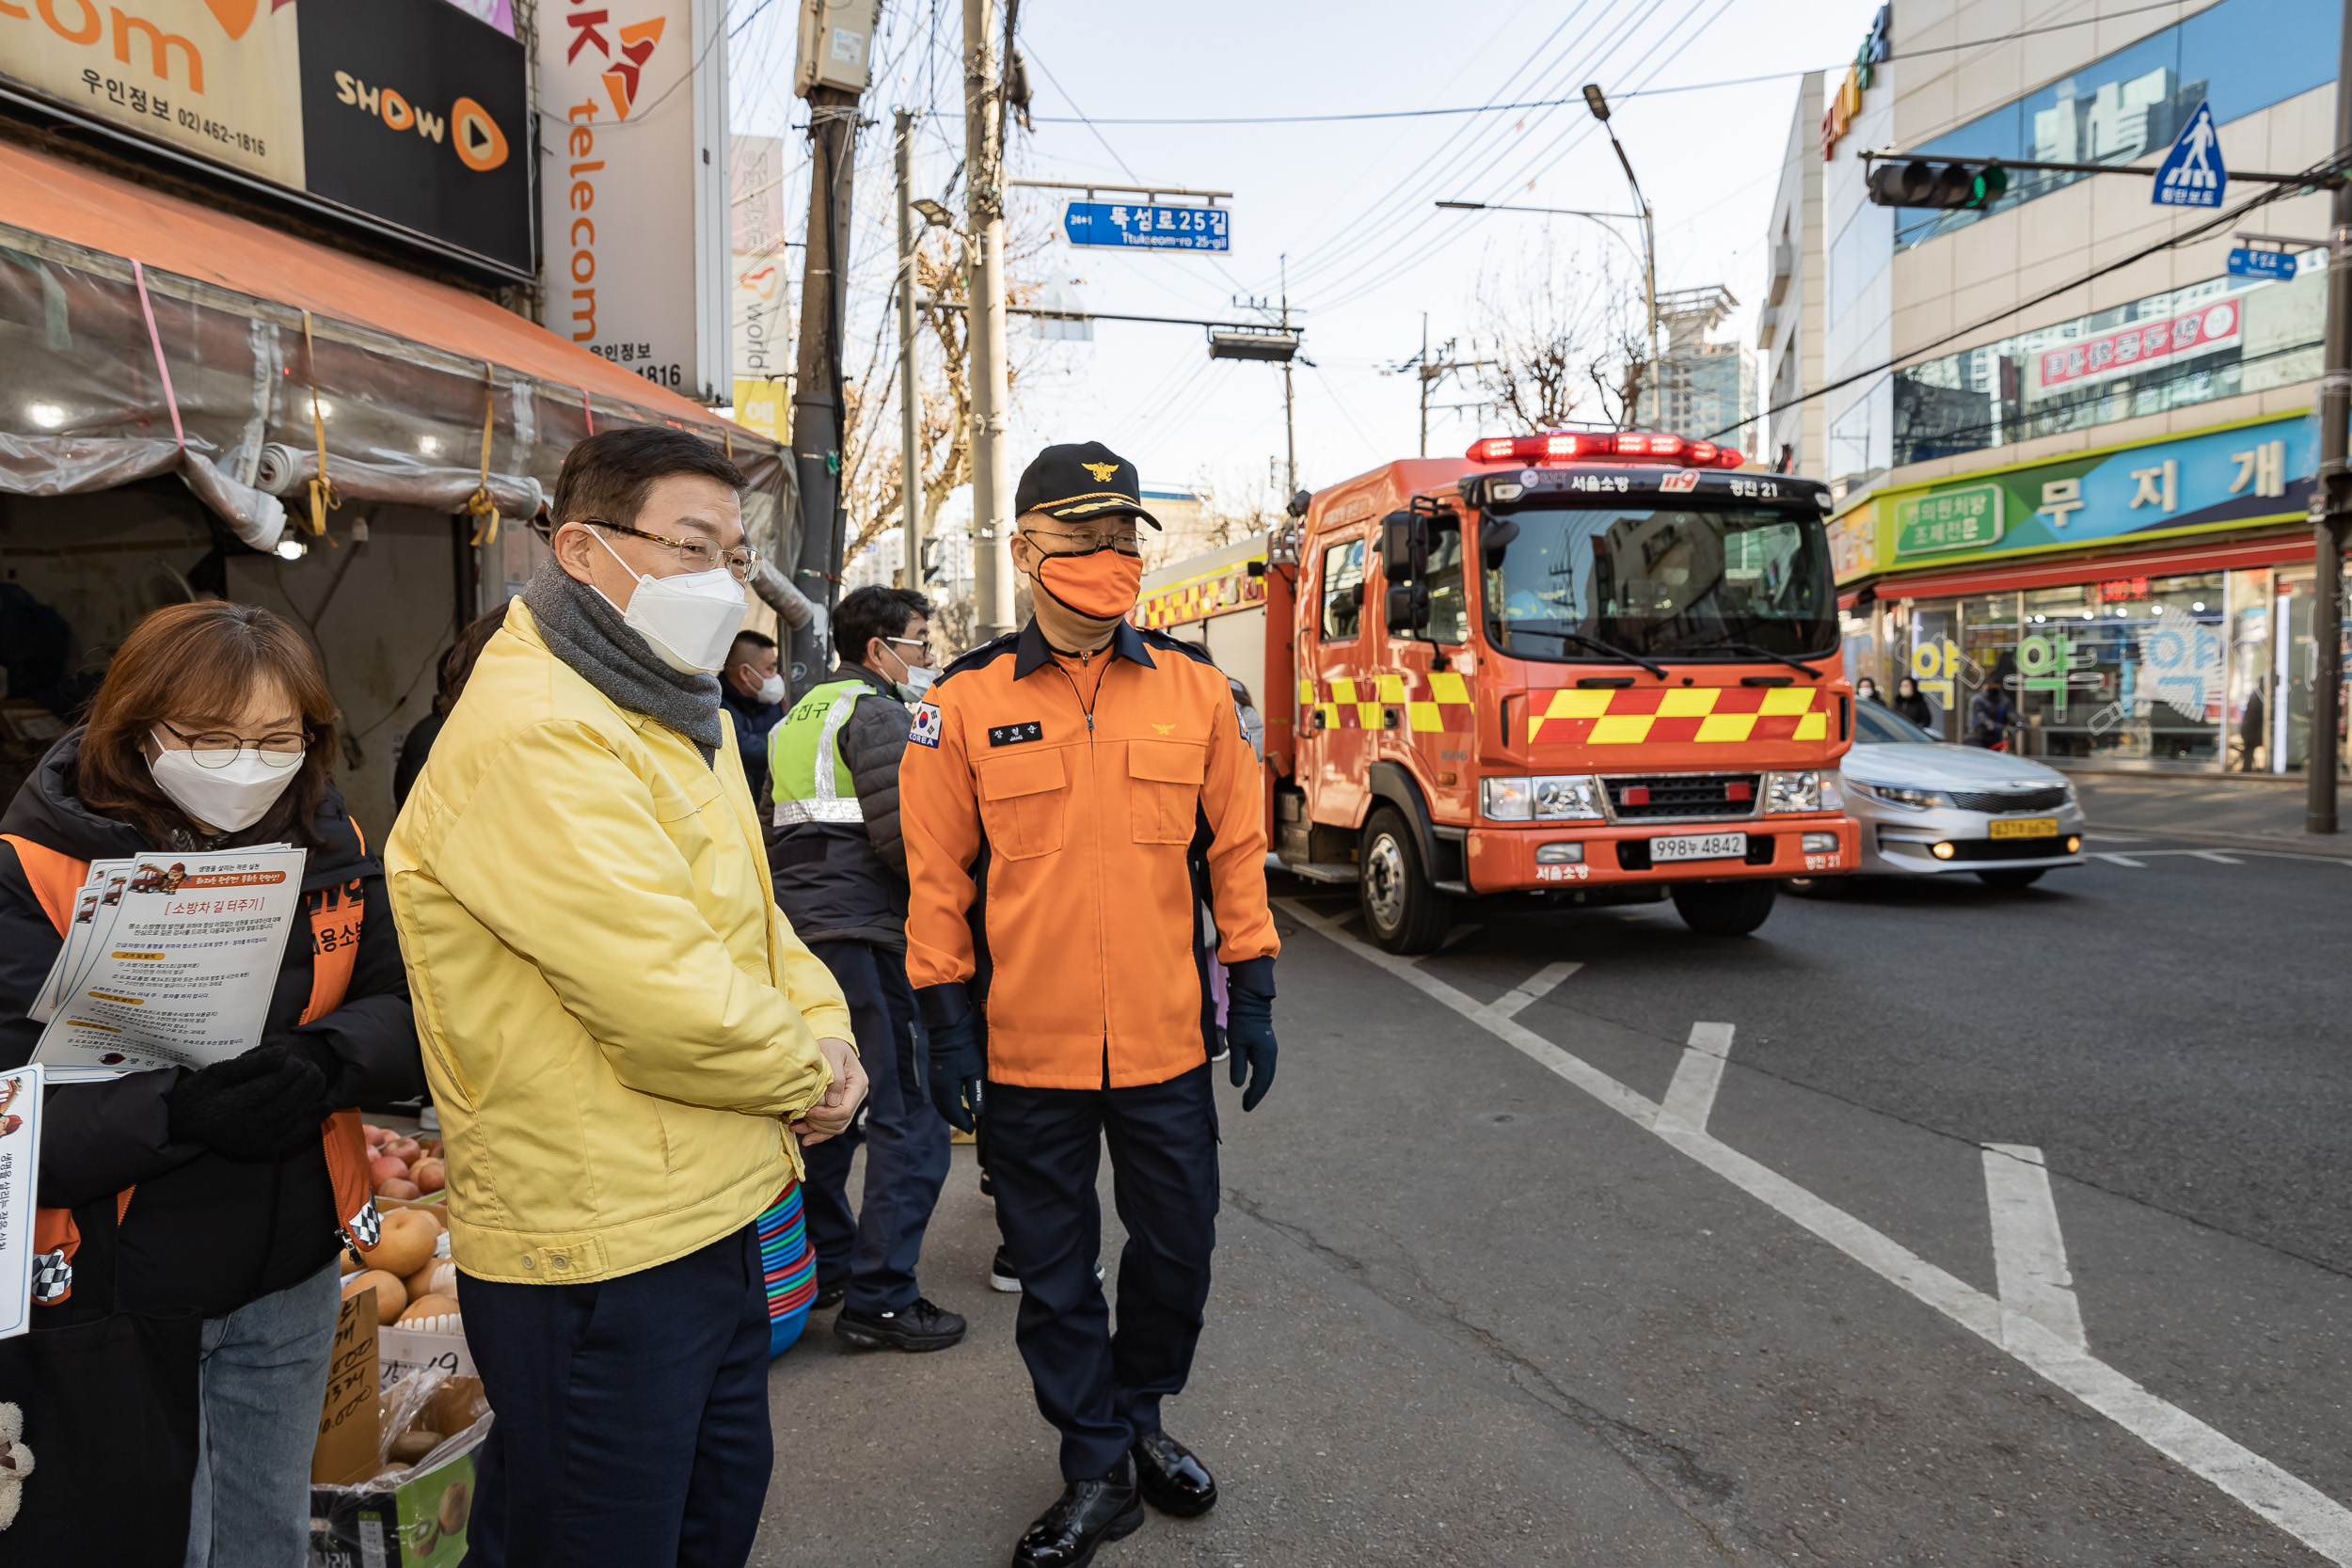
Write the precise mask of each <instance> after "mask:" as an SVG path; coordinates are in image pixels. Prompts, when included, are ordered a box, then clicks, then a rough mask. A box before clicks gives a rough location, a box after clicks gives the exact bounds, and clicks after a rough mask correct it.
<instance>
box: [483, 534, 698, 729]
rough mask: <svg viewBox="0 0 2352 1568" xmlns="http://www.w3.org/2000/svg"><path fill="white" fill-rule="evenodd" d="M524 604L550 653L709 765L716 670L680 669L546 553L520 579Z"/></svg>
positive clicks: (603, 598) (616, 702) (594, 591)
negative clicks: (691, 747)
mask: <svg viewBox="0 0 2352 1568" xmlns="http://www.w3.org/2000/svg"><path fill="white" fill-rule="evenodd" d="M522 600H523V603H524V604H525V605H527V606H529V607H530V609H531V618H532V620H533V621H536V622H537V623H538V624H539V635H540V636H541V637H543V638H545V639H547V644H548V649H549V650H550V651H552V652H553V653H554V655H555V657H558V658H560V659H562V660H563V661H564V663H566V664H568V665H570V666H571V667H572V668H573V669H574V670H576V671H578V672H579V673H580V679H582V680H584V681H586V682H587V683H588V684H589V685H590V686H593V687H595V688H596V689H597V690H598V691H600V692H602V693H603V694H604V695H605V696H606V697H607V698H609V699H611V700H612V702H613V703H614V704H615V705H619V706H621V707H625V708H627V709H628V711H629V712H631V713H642V714H644V716H645V717H646V718H648V719H651V720H653V721H655V722H657V723H661V724H666V725H668V726H669V727H670V728H672V729H674V730H675V731H677V732H678V734H680V735H682V736H686V738H687V739H689V740H691V741H692V742H693V743H694V744H695V746H696V747H697V748H699V749H700V750H701V752H702V754H703V761H705V762H706V763H711V764H712V765H713V766H714V767H715V766H716V761H715V759H716V758H717V756H718V754H719V746H720V743H721V742H722V741H723V739H724V738H725V736H726V730H725V724H726V721H725V719H724V718H723V717H722V716H721V714H720V712H719V679H718V677H717V676H716V675H700V674H682V673H679V672H677V671H675V670H673V669H671V668H670V667H669V666H668V665H667V664H664V663H663V662H662V661H661V656H660V655H659V654H657V653H655V652H654V651H653V647H652V645H651V644H650V643H648V642H647V641H645V640H644V638H642V637H640V636H638V635H637V633H635V632H634V631H631V630H630V629H629V628H628V626H626V625H624V624H623V623H622V621H621V618H620V616H619V615H617V614H615V613H614V612H613V610H612V606H611V605H610V604H608V603H606V602H605V597H604V595H603V594H599V593H597V592H596V590H595V589H593V588H591V587H589V586H588V585H587V584H586V583H584V582H580V581H578V580H576V579H575V578H573V577H572V576H571V574H570V573H568V572H566V571H564V568H563V567H561V566H559V565H557V564H556V563H555V562H554V560H553V559H552V558H549V559H548V560H546V561H542V562H539V569H538V571H536V572H534V573H532V578H531V580H530V581H529V582H528V583H525V584H524V585H523V592H522Z"/></svg>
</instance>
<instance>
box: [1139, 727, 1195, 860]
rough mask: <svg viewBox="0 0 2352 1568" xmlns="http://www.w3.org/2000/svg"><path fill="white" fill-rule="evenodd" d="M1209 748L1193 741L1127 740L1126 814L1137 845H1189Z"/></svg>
mask: <svg viewBox="0 0 2352 1568" xmlns="http://www.w3.org/2000/svg"><path fill="white" fill-rule="evenodd" d="M1208 765H1209V749H1208V748H1207V747H1206V746H1203V745H1201V744H1200V742H1198V741H1192V740H1131V741H1129V742H1127V787H1128V800H1129V806H1128V810H1129V813H1130V816H1131V817H1132V819H1133V822H1134V825H1135V834H1136V843H1137V844H1189V843H1191V842H1192V833H1193V829H1194V827H1195V826H1196V824H1197V822H1198V820H1199V817H1200V781H1201V779H1202V778H1203V777H1204V776H1205V775H1206V773H1207V769H1208Z"/></svg>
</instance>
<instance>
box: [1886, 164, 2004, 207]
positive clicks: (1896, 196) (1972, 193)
mask: <svg viewBox="0 0 2352 1568" xmlns="http://www.w3.org/2000/svg"><path fill="white" fill-rule="evenodd" d="M2008 190H2009V170H2007V169H2005V168H2003V167H2002V166H2000V165H1998V164H1931V163H1929V162H1927V161H1926V160H1925V159H1920V158H1914V159H1909V160H1907V161H1904V162H1900V163H1896V162H1887V163H1881V164H1874V165H1872V166H1871V168H1870V199H1871V200H1872V201H1875V202H1876V203H1878V204H1879V205H1880V206H1882V207H1932V208H1946V209H1953V210H1958V209H1966V208H1981V207H1990V206H1992V205H1993V203H1994V202H1995V201H1998V200H2000V199H2001V198H2002V196H2003V195H2004V194H2006V193H2007V191H2008Z"/></svg>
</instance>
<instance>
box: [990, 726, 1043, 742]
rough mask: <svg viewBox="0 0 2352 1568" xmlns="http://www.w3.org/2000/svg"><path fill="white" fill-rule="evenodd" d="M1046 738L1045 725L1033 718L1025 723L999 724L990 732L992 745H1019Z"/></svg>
mask: <svg viewBox="0 0 2352 1568" xmlns="http://www.w3.org/2000/svg"><path fill="white" fill-rule="evenodd" d="M1044 738H1045V726H1044V725H1043V724H1041V723H1040V722H1038V721H1036V720H1034V719H1032V720H1030V721H1028V722H1027V723H1025V724H998V725H996V726H994V727H993V728H992V729H991V730H990V731H989V732H988V743H989V744H990V745H991V746H1018V745H1020V744H1022V743H1023V742H1024V741H1028V740H1042V739H1044Z"/></svg>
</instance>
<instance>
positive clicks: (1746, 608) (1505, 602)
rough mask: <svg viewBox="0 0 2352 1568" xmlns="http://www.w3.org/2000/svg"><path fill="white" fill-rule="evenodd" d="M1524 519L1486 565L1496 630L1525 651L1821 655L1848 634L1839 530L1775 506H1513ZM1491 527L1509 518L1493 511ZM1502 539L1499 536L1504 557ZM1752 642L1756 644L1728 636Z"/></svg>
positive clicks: (1556, 654) (1496, 636) (1491, 627)
mask: <svg viewBox="0 0 2352 1568" xmlns="http://www.w3.org/2000/svg"><path fill="white" fill-rule="evenodd" d="M1510 520H1511V521H1512V522H1515V523H1517V524H1518V536H1517V537H1516V538H1513V539H1512V540H1511V541H1510V542H1509V544H1507V545H1505V546H1502V549H1501V550H1500V552H1499V553H1500V555H1501V558H1502V559H1501V562H1500V564H1490V565H1489V567H1488V569H1487V571H1486V577H1485V582H1484V585H1483V586H1484V588H1485V593H1484V595H1483V597H1484V599H1485V603H1486V637H1487V640H1488V641H1491V642H1492V643H1493V644H1494V646H1495V647H1497V648H1499V649H1501V650H1502V652H1504V653H1508V654H1514V655H1517V656H1518V657H1525V658H1556V659H1580V660H1584V659H1592V660H1606V659H1608V658H1609V657H1610V656H1609V655H1608V654H1607V653H1604V652H1600V651H1597V649H1596V648H1595V646H1594V643H1595V642H1599V643H1605V644H1608V645H1609V646H1611V647H1613V648H1616V649H1622V650H1623V651H1625V652H1626V653H1629V654H1634V655H1638V656H1642V657H1648V658H1675V659H1684V660H1687V659H1692V658H1704V659H1729V660H1741V659H1747V660H1752V659H1754V658H1755V657H1756V653H1755V650H1756V649H1763V650H1768V651H1769V652H1771V653H1775V654H1781V655H1786V656H1790V657H1796V656H1803V657H1819V656H1820V655H1822V654H1825V653H1828V652H1830V651H1831V650H1833V649H1835V648H1836V645H1837V598H1836V590H1835V589H1834V588H1833V587H1832V586H1831V581H1830V567H1829V540H1828V535H1827V532H1826V531H1825V530H1824V529H1823V528H1822V526H1821V523H1820V519H1819V518H1817V517H1812V516H1804V515H1796V514H1793V513H1790V512H1786V511H1781V510H1776V509H1773V508H1769V507H1720V508H1717V507H1703V508H1677V507H1660V508H1657V509H1655V510H1651V509H1646V508H1630V507H1620V508H1606V507H1602V508H1591V509H1586V508H1569V507H1546V506H1530V507H1525V508H1521V509H1518V510H1516V511H1514V512H1512V513H1511V514H1510ZM1486 527H1487V529H1488V530H1489V531H1492V530H1494V529H1495V527H1496V523H1495V522H1494V521H1493V520H1489V521H1488V523H1487V525H1486ZM1497 553H1498V552H1497V550H1496V549H1495V547H1494V546H1492V545H1491V544H1489V545H1488V546H1487V547H1486V559H1487V561H1488V562H1494V560H1495V557H1496V555H1497ZM1740 642H1744V643H1750V644H1753V647H1752V648H1751V649H1749V650H1746V651H1740V650H1737V649H1734V648H1731V647H1728V646H1726V644H1730V643H1740Z"/></svg>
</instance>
